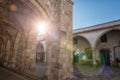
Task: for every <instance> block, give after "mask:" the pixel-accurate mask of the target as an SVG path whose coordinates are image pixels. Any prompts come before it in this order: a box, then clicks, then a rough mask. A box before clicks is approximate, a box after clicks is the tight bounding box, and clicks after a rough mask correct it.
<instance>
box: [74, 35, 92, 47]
mask: <svg viewBox="0 0 120 80" xmlns="http://www.w3.org/2000/svg"><path fill="white" fill-rule="evenodd" d="M75 38H81V39H83V40H84V41H85V42H86V44H88V46H89V47H86V48H91V44H90V42H89V40H88V39H86V38H85V37H84V36H81V35H78V36H74V37H73V39H75Z"/></svg>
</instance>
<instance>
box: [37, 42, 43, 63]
mask: <svg viewBox="0 0 120 80" xmlns="http://www.w3.org/2000/svg"><path fill="white" fill-rule="evenodd" d="M36 61H37V62H38V61H40V62H44V61H45V49H44V45H43V44H42V43H41V42H39V43H38V44H37V50H36Z"/></svg>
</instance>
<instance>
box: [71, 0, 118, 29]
mask: <svg viewBox="0 0 120 80" xmlns="http://www.w3.org/2000/svg"><path fill="white" fill-rule="evenodd" d="M73 2H74V6H73V29H77V28H83V27H89V26H92V25H96V24H101V23H105V22H109V21H113V20H118V19H120V0H73Z"/></svg>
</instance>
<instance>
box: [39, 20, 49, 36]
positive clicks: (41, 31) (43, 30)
mask: <svg viewBox="0 0 120 80" xmlns="http://www.w3.org/2000/svg"><path fill="white" fill-rule="evenodd" d="M37 29H38V34H39V35H44V34H46V32H47V24H46V23H45V22H41V23H39V24H38V25H37Z"/></svg>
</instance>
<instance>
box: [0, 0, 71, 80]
mask: <svg viewBox="0 0 120 80" xmlns="http://www.w3.org/2000/svg"><path fill="white" fill-rule="evenodd" d="M72 6H73V2H72V1H71V0H0V65H1V66H3V67H5V68H8V69H11V70H14V71H20V72H22V73H26V74H27V73H31V74H33V75H34V73H35V74H37V73H38V74H39V73H41V72H42V70H43V69H40V70H36V69H37V68H39V66H43V65H44V66H45V67H46V68H45V73H44V75H43V76H41V75H40V76H41V78H44V80H65V79H66V78H68V77H70V76H71V75H72V72H73V68H72V51H71V50H72ZM43 22H45V24H46V28H47V32H46V34H44V35H39V27H38V25H40V24H42V23H43ZM41 36H44V39H45V42H44V41H41ZM43 44H45V45H46V46H43ZM39 52H42V53H43V55H42V56H43V59H41V58H40V56H39V54H38V53H39ZM42 63H43V65H41V64H42ZM37 64H38V65H37ZM35 70H36V71H38V72H35ZM42 80H43V79H42Z"/></svg>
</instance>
